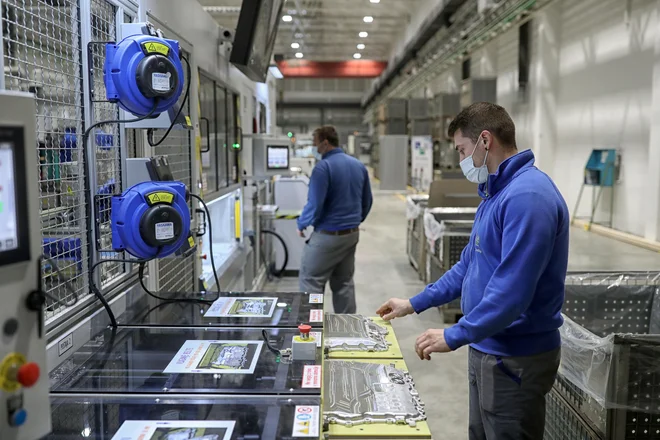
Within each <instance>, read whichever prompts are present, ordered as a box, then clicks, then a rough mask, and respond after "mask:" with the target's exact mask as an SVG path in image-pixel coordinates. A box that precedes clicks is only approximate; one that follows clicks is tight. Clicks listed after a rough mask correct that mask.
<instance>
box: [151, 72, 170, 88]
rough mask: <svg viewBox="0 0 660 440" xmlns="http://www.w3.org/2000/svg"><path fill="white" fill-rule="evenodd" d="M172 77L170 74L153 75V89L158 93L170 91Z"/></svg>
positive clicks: (155, 73) (157, 73)
mask: <svg viewBox="0 0 660 440" xmlns="http://www.w3.org/2000/svg"><path fill="white" fill-rule="evenodd" d="M170 76H171V75H170V74H169V73H159V72H154V73H152V74H151V88H152V89H154V90H155V91H157V92H167V91H168V90H169V89H170Z"/></svg>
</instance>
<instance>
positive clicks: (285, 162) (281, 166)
mask: <svg viewBox="0 0 660 440" xmlns="http://www.w3.org/2000/svg"><path fill="white" fill-rule="evenodd" d="M266 160H267V165H268V169H269V170H285V171H288V170H289V147H280V146H273V145H269V146H268V147H266Z"/></svg>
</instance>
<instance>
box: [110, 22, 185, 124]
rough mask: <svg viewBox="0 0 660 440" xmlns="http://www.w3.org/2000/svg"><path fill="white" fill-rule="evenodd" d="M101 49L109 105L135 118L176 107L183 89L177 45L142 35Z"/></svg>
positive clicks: (181, 67) (181, 69)
mask: <svg viewBox="0 0 660 440" xmlns="http://www.w3.org/2000/svg"><path fill="white" fill-rule="evenodd" d="M105 47H106V57H105V64H104V67H103V81H104V83H105V89H106V98H107V99H108V100H109V101H110V102H114V103H117V104H118V105H119V107H121V108H122V109H124V110H126V111H128V112H130V113H132V114H134V115H136V116H139V117H142V116H146V115H149V114H150V113H151V112H152V111H153V116H154V117H155V116H158V115H159V114H160V113H162V112H165V111H167V110H169V109H170V108H171V107H173V106H175V105H176V103H177V101H178V99H179V97H180V96H181V93H182V91H183V85H184V84H183V83H184V74H183V66H182V64H181V59H180V54H179V42H178V41H176V40H168V39H165V38H160V37H157V36H153V35H143V34H142V35H130V36H128V37H126V38H124V39H123V40H121V41H120V42H119V43H108V44H106V46H105ZM156 99H157V100H158V103H157V105H156V109H155V111H154V103H155V100H156Z"/></svg>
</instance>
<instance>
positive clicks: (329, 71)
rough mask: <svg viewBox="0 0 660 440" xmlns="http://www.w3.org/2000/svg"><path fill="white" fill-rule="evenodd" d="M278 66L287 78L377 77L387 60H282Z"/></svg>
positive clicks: (385, 65)
mask: <svg viewBox="0 0 660 440" xmlns="http://www.w3.org/2000/svg"><path fill="white" fill-rule="evenodd" d="M277 67H278V68H279V69H280V72H282V75H283V76H284V77H285V78H375V77H377V76H379V75H380V74H381V73H382V72H383V70H385V67H387V62H386V61H371V60H351V61H337V62H331V61H306V60H289V61H280V62H278V63H277Z"/></svg>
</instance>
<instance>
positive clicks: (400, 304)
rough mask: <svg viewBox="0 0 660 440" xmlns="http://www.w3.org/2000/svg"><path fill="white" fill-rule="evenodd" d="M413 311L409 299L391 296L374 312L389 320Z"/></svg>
mask: <svg viewBox="0 0 660 440" xmlns="http://www.w3.org/2000/svg"><path fill="white" fill-rule="evenodd" d="M414 312H415V309H413V306H412V304H410V300H407V299H399V298H391V299H389V300H387V302H386V303H385V304H383V305H382V306H380V308H379V309H378V310H376V313H377V314H378V316H380V317H381V318H383V319H384V320H385V321H391V320H393V319H394V318H403V317H404V316H408V315H411V314H413V313H414Z"/></svg>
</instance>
